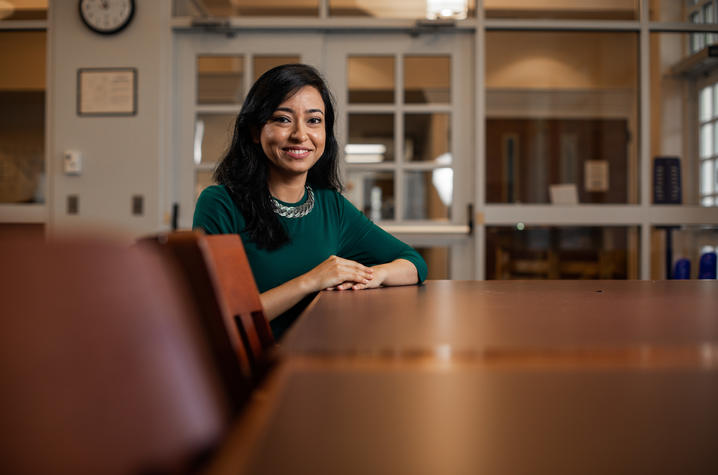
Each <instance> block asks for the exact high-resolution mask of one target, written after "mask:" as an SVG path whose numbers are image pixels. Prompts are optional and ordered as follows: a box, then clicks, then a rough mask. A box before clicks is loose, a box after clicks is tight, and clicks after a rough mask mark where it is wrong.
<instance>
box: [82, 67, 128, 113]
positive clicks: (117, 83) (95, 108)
mask: <svg viewBox="0 0 718 475" xmlns="http://www.w3.org/2000/svg"><path fill="white" fill-rule="evenodd" d="M77 115H79V116H133V115H137V69H136V68H82V69H78V70H77Z"/></svg>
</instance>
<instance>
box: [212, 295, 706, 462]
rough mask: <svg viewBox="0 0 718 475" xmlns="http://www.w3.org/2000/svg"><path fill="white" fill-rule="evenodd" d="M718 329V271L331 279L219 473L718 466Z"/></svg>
mask: <svg viewBox="0 0 718 475" xmlns="http://www.w3.org/2000/svg"><path fill="white" fill-rule="evenodd" d="M717 337H718V283H716V282H715V281H713V282H698V281H689V282H605V281H584V282H576V281H573V282H449V281H430V282H427V283H426V284H425V285H423V286H413V287H401V288H384V289H377V290H372V291H360V292H322V293H321V294H320V295H319V296H318V298H317V299H315V300H314V302H313V303H312V304H311V305H310V306H309V307H308V308H307V310H306V311H305V312H304V314H303V315H302V316H301V317H300V319H299V321H298V322H297V324H296V325H295V327H294V328H293V329H292V330H291V332H290V333H289V334H288V336H287V339H286V340H285V341H284V342H283V343H282V345H281V349H280V352H279V357H280V359H279V364H278V365H277V368H276V370H275V371H274V372H273V373H272V374H271V375H270V377H269V378H268V379H267V380H266V381H265V383H264V384H263V386H262V387H261V388H260V390H259V391H258V392H257V394H256V395H255V397H254V399H253V401H252V402H251V403H250V405H249V407H248V408H247V410H246V411H245V413H244V414H243V416H242V417H241V418H240V420H239V421H238V423H237V425H236V426H235V427H234V429H233V431H232V433H231V434H230V436H229V437H228V439H227V441H226V443H225V445H224V447H223V448H222V450H221V451H220V452H219V455H218V456H217V457H216V458H215V460H214V464H213V465H212V467H211V470H210V472H212V473H233V474H234V473H251V474H273V473H295V474H304V473H306V474H318V473H319V474H322V473H328V474H329V473H331V474H335V473H342V474H363V473H379V474H385V473H386V474H449V473H450V474H474V473H499V474H503V473H511V474H522V473H527V474H536V473H540V474H543V473H547V474H548V473H550V474H563V473H566V474H569V473H571V474H573V473H582V474H583V473H588V474H594V473H595V474H604V473H631V474H636V473H645V474H649V473H650V474H657V473H671V474H672V473H681V474H687V473H718V403H717V401H718V346H717V342H718V338H717ZM497 355H498V356H497Z"/></svg>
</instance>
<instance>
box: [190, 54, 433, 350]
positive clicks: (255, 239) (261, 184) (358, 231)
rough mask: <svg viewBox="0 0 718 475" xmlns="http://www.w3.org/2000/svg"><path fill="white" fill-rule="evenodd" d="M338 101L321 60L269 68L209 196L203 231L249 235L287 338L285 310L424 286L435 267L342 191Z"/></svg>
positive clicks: (200, 215)
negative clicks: (345, 293)
mask: <svg viewBox="0 0 718 475" xmlns="http://www.w3.org/2000/svg"><path fill="white" fill-rule="evenodd" d="M338 149H339V146H338V144H337V141H336V138H335V137H334V108H333V105H332V97H331V93H330V92H329V89H328V88H327V86H326V84H325V83H324V81H323V80H322V78H321V77H320V76H319V73H318V72H317V71H316V70H315V69H314V68H312V67H311V66H306V65H302V64H288V65H283V66H278V67H276V68H273V69H271V70H269V71H267V72H266V73H264V74H263V75H262V76H261V77H260V78H259V79H258V80H257V82H256V83H255V84H254V85H253V86H252V88H251V90H250V91H249V94H248V95H247V98H246V100H245V101H244V104H243V105H242V110H241V112H240V113H239V116H238V117H237V121H236V124H235V128H234V137H233V138H232V145H231V146H230V148H229V151H228V152H227V154H226V156H225V157H224V158H223V159H222V161H221V162H220V164H219V166H218V167H217V170H216V171H215V173H214V179H215V181H216V182H217V183H218V185H215V186H210V187H208V188H206V189H205V190H204V191H203V192H202V194H201V195H200V197H199V199H198V201H197V206H196V209H195V214H194V228H200V229H203V230H204V231H205V232H206V233H207V234H239V235H240V236H241V238H242V241H243V243H244V247H245V250H246V252H247V257H248V259H249V263H250V266H251V267H252V272H253V273H254V277H255V280H256V282H257V286H258V288H259V291H260V293H261V296H260V297H261V300H262V305H263V306H264V312H265V315H267V318H269V319H270V325H271V326H272V330H273V331H274V333H275V337H277V338H278V337H279V336H280V335H281V334H282V333H283V331H284V330H285V329H286V328H287V327H288V326H289V325H290V324H291V323H292V320H293V319H294V318H295V317H294V316H292V315H289V314H288V313H287V314H285V315H284V316H282V317H281V318H277V317H278V316H280V315H282V314H283V313H284V312H286V311H287V310H289V309H290V308H292V307H293V306H294V305H295V304H297V303H298V302H300V301H301V300H302V299H303V298H304V297H306V296H308V295H310V294H312V293H314V292H317V291H319V290H323V289H336V290H347V289H353V290H361V289H368V288H373V287H379V286H381V285H406V284H415V283H419V282H422V281H423V280H424V278H425V277H426V271H427V269H426V263H425V262H424V260H423V259H422V258H421V256H419V254H418V253H417V252H416V251H415V250H413V249H412V248H411V247H409V246H408V245H406V244H404V243H403V242H401V241H399V240H398V239H396V238H394V237H393V236H391V235H390V234H388V233H386V232H384V231H383V230H382V229H381V228H379V227H378V226H376V225H375V224H373V223H372V222H371V221H369V220H368V219H367V218H366V217H365V216H364V215H363V214H362V213H360V212H359V210H357V209H356V208H355V207H354V206H353V205H352V204H351V203H349V201H347V200H346V198H344V197H343V196H342V195H341V194H339V192H340V191H341V182H340V179H339V173H338Z"/></svg>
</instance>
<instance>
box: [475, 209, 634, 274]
mask: <svg viewBox="0 0 718 475" xmlns="http://www.w3.org/2000/svg"><path fill="white" fill-rule="evenodd" d="M639 255H640V253H639V233H638V227H637V226H606V227H598V226H561V227H558V226H524V225H523V223H517V225H516V226H511V227H508V226H487V228H486V276H487V278H488V279H637V278H638V257H639Z"/></svg>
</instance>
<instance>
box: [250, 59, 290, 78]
mask: <svg viewBox="0 0 718 475" xmlns="http://www.w3.org/2000/svg"><path fill="white" fill-rule="evenodd" d="M299 62H301V60H300V58H299V56H255V57H254V61H253V63H254V64H253V68H252V71H253V73H254V81H256V80H257V79H259V76H261V75H262V74H264V73H265V72H267V71H269V70H270V69H272V68H273V67H275V66H281V65H282V64H292V63H299Z"/></svg>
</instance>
